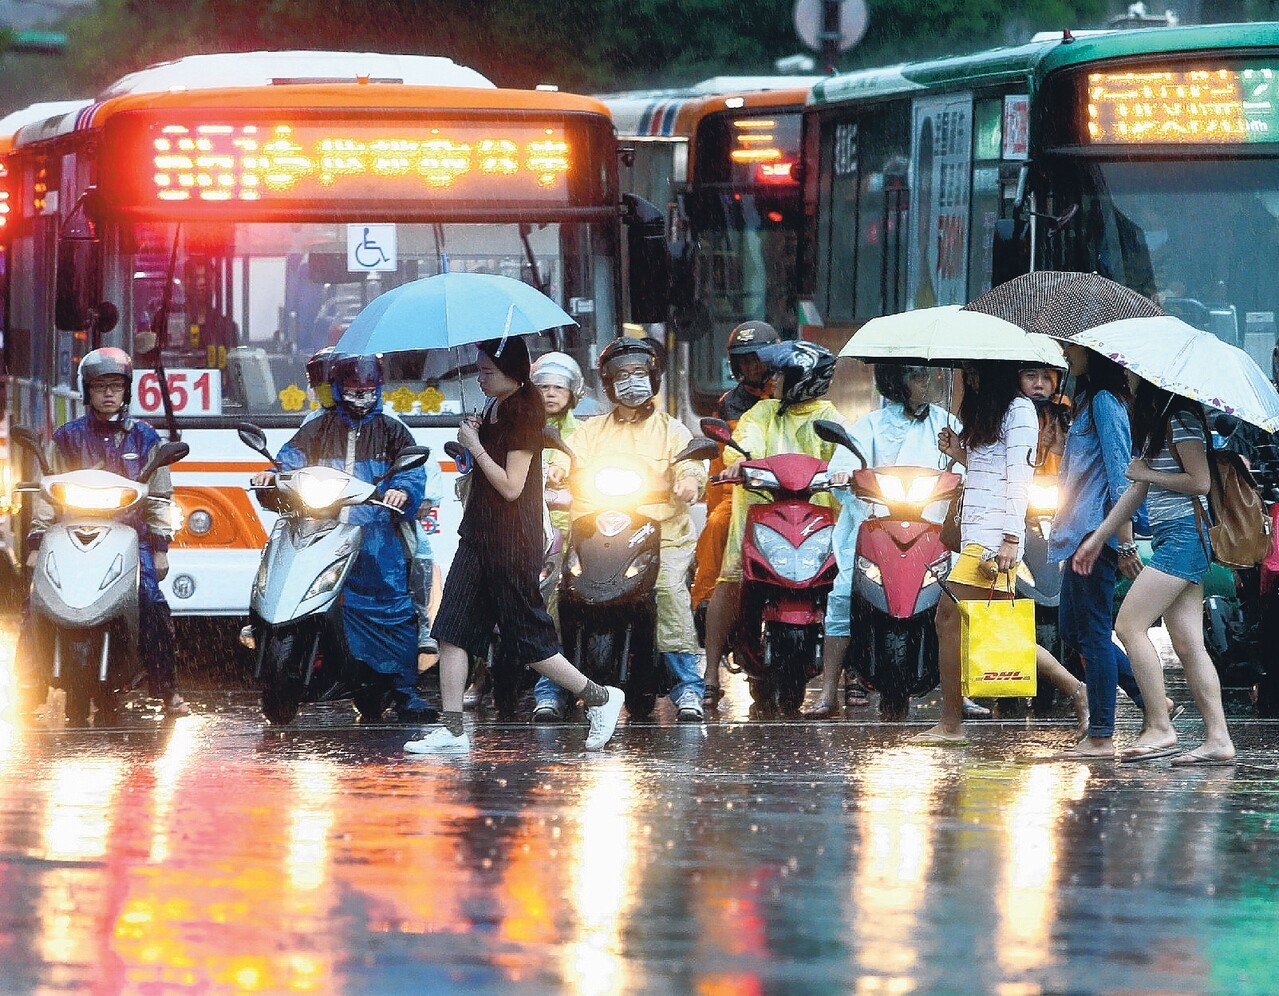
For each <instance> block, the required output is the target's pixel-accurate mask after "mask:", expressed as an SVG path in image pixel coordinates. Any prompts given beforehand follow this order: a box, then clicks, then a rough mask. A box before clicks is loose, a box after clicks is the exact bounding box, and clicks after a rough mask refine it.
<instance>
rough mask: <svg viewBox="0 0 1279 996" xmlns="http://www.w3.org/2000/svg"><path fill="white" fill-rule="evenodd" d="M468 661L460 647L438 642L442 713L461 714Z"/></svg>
mask: <svg viewBox="0 0 1279 996" xmlns="http://www.w3.org/2000/svg"><path fill="white" fill-rule="evenodd" d="M468 663H469V661H468V658H467V653H466V651H465V650H463V649H462V648H461V647H455V646H454V645H453V644H451V643H445V642H443V641H441V642H440V699H441V700H442V704H443V706H444V712H461V711H462V695H463V693H464V692H465V691H466V672H467V665H468Z"/></svg>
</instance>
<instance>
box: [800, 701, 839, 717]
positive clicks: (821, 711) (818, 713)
mask: <svg viewBox="0 0 1279 996" xmlns="http://www.w3.org/2000/svg"><path fill="white" fill-rule="evenodd" d="M802 715H803V717H804V718H805V719H839V708H838V707H837V706H836V705H835V703H834V702H818V703H817V704H816V705H815V706H813V707H812V708H811V709H805V710H804V712H803V714H802Z"/></svg>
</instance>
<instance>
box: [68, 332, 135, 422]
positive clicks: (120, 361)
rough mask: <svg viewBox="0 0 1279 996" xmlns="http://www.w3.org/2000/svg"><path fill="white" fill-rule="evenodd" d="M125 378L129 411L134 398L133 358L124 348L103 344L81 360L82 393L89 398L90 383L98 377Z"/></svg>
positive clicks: (125, 404)
mask: <svg viewBox="0 0 1279 996" xmlns="http://www.w3.org/2000/svg"><path fill="white" fill-rule="evenodd" d="M109 376H116V377H123V378H124V408H123V409H121V410H122V411H127V410H128V408H129V402H130V401H131V400H132V398H133V360H131V359H130V358H129V354H128V353H126V352H125V351H124V350H123V349H117V348H116V347H115V346H103V347H102V348H101V349H94V350H92V351H90V352H88V353H85V354H84V359H82V360H81V361H80V393H81V394H82V395H83V396H84V399H85V401H86V402H87V401H88V400H89V384H90V383H92V382H93V381H94V380H96V379H97V378H98V377H109Z"/></svg>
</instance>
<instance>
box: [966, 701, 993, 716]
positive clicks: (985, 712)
mask: <svg viewBox="0 0 1279 996" xmlns="http://www.w3.org/2000/svg"><path fill="white" fill-rule="evenodd" d="M989 718H990V710H989V709H987V708H986V707H985V706H984V705H978V704H977V703H976V702H974V701H973V700H972V699H969V698H965V699H964V719H989Z"/></svg>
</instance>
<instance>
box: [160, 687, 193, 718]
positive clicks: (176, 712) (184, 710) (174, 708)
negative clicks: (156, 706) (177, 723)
mask: <svg viewBox="0 0 1279 996" xmlns="http://www.w3.org/2000/svg"><path fill="white" fill-rule="evenodd" d="M164 714H165V715H166V716H172V717H173V718H174V719H177V718H179V717H181V716H190V715H191V707H190V706H189V705H187V702H186V700H185V699H184V698H182V696H181V695H179V694H178V693H177V692H174V693H173V694H172V695H170V696H169V697H168V698H167V699H165V700H164Z"/></svg>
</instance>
